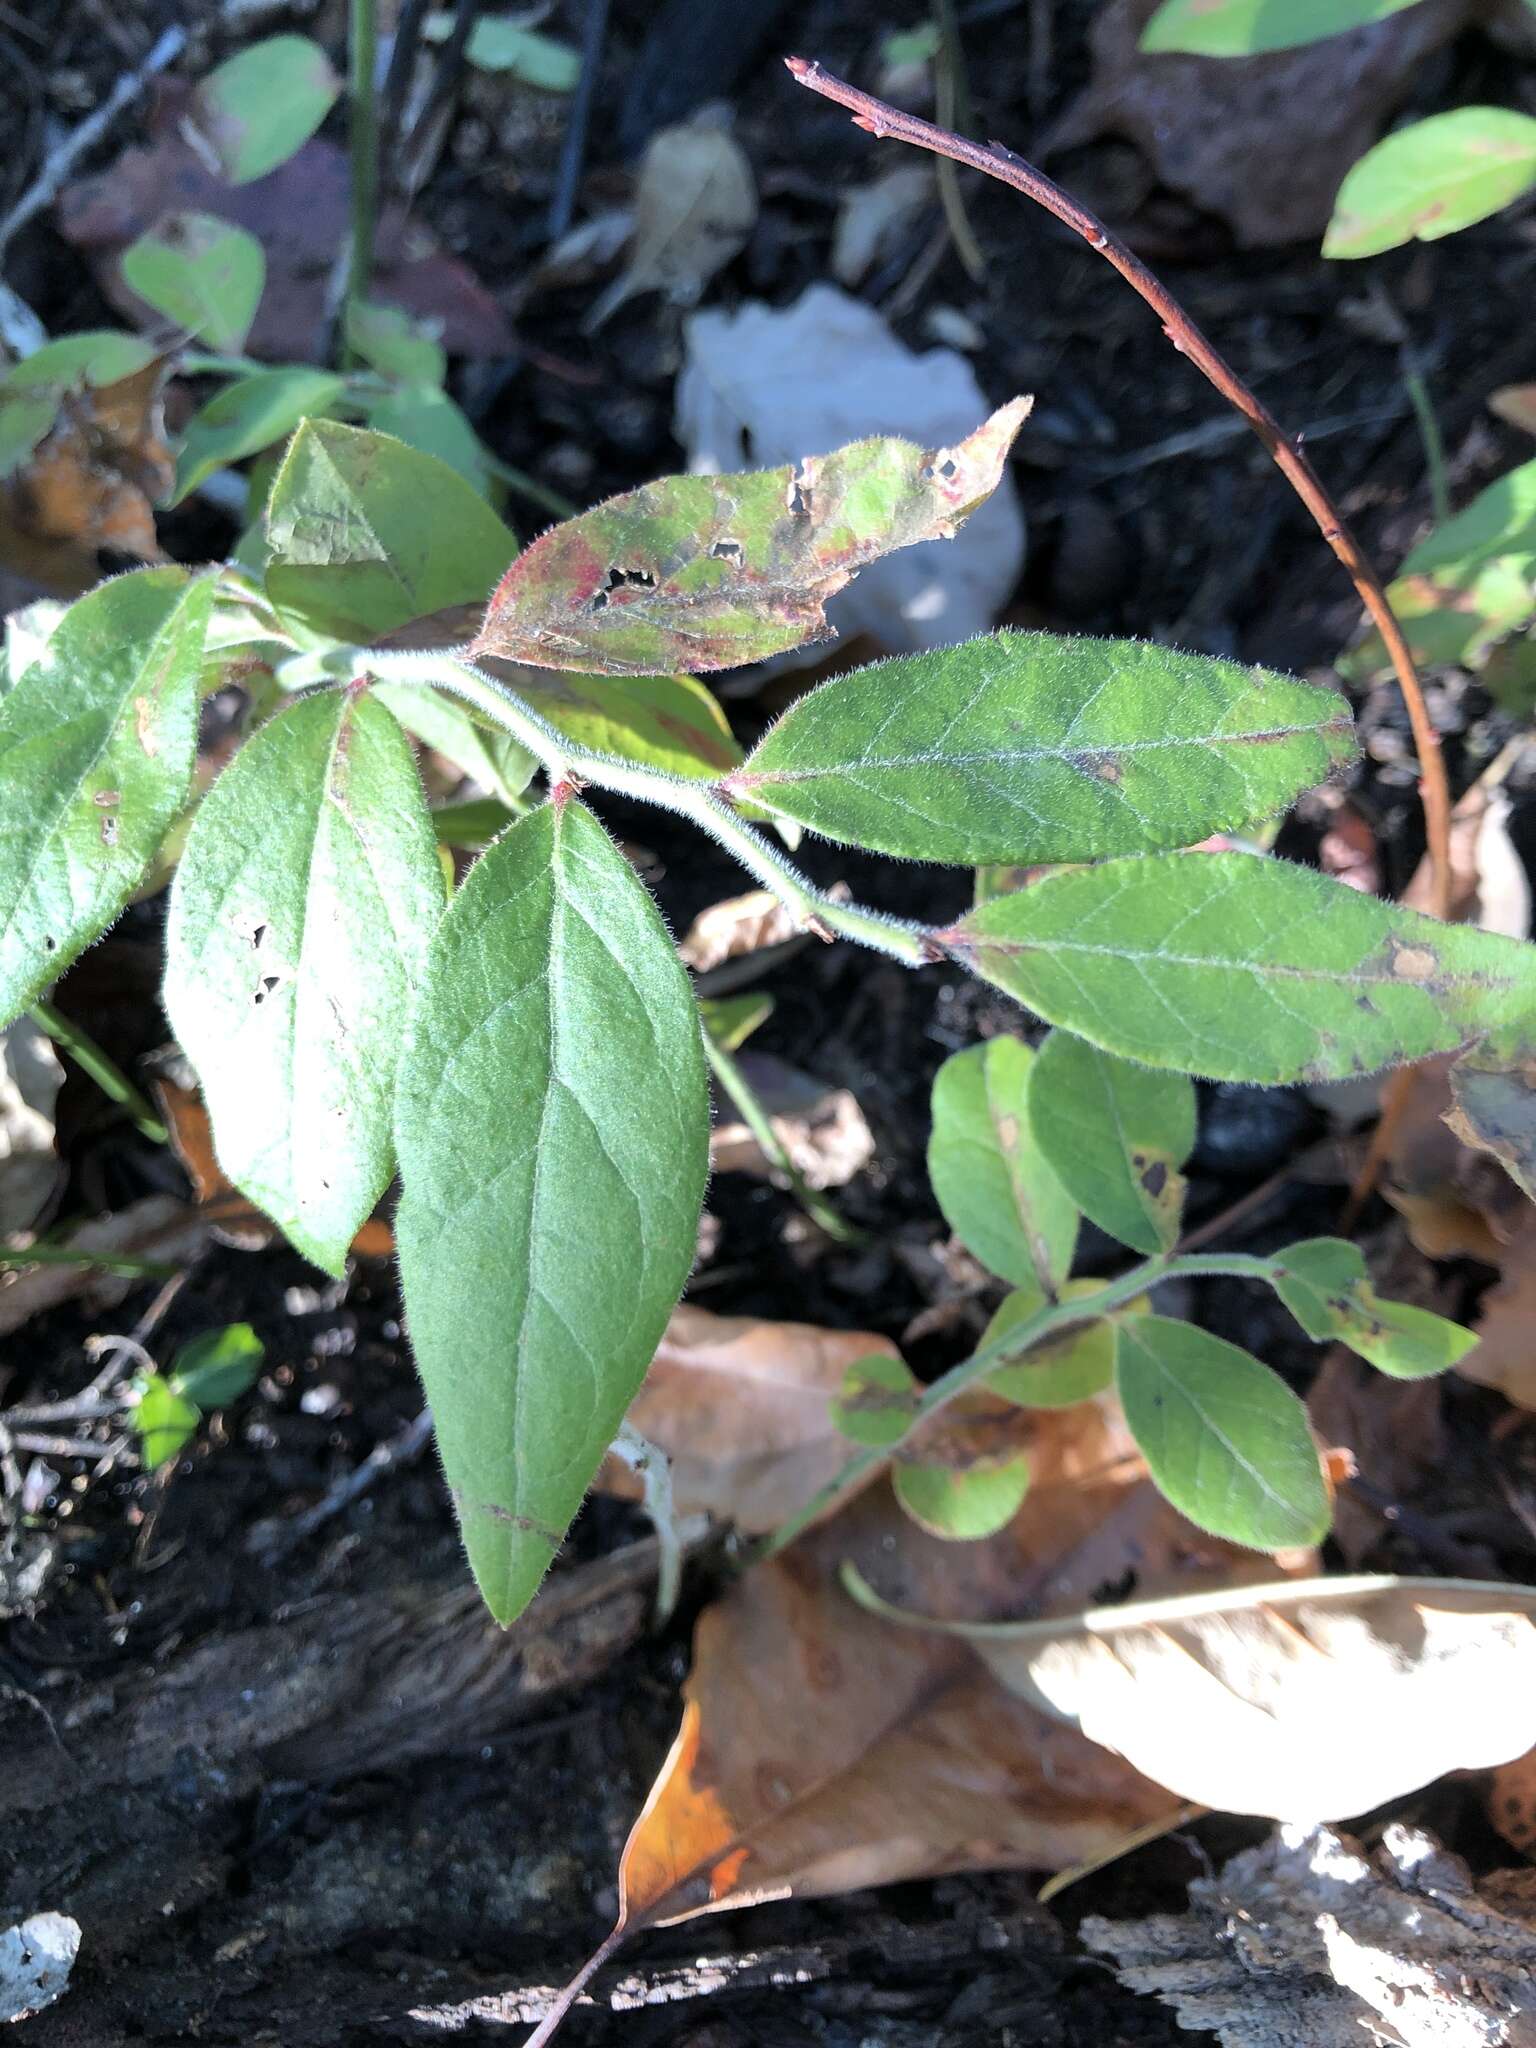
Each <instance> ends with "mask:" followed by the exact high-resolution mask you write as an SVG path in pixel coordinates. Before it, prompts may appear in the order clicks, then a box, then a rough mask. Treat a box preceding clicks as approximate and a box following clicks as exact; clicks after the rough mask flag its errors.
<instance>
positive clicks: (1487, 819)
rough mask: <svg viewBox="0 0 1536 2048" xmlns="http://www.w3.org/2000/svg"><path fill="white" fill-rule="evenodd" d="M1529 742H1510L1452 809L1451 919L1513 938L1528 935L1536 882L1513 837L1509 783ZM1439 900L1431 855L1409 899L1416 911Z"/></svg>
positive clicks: (1417, 873) (1410, 886) (1415, 879)
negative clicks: (1435, 897)
mask: <svg viewBox="0 0 1536 2048" xmlns="http://www.w3.org/2000/svg"><path fill="white" fill-rule="evenodd" d="M1525 746H1526V742H1525V739H1524V738H1523V737H1522V738H1521V739H1519V740H1515V741H1512V742H1511V744H1510V745H1509V746H1507V747H1505V748H1504V750H1503V751H1502V753H1500V754H1499V755H1498V757H1497V758H1496V759H1495V760H1494V761H1493V762H1491V763H1490V765H1489V766H1488V767H1487V768H1486V769H1484V771H1483V773H1482V774H1481V775H1480V776H1479V777H1478V778H1477V780H1476V782H1474V783H1473V785H1472V787H1471V788H1470V789H1469V790H1468V791H1467V792H1466V794H1465V795H1464V796H1463V797H1461V798H1460V799H1459V801H1458V802H1457V805H1456V808H1455V809H1454V810H1453V811H1452V812H1451V905H1450V911H1449V913H1448V915H1449V919H1450V922H1451V923H1452V924H1475V925H1477V926H1478V927H1479V928H1480V929H1481V930H1483V931H1485V932H1503V934H1504V935H1505V937H1506V938H1511V939H1523V938H1524V937H1525V936H1526V934H1527V933H1528V932H1529V931H1530V928H1531V884H1530V879H1529V877H1528V876H1527V874H1526V872H1525V863H1524V862H1523V861H1522V860H1521V858H1520V856H1519V854H1518V853H1517V852H1516V851H1515V847H1514V842H1513V841H1512V840H1511V838H1510V836H1509V816H1510V800H1509V796H1508V794H1507V792H1506V790H1505V788H1504V782H1505V778H1506V777H1507V776H1508V774H1509V771H1510V769H1511V768H1512V767H1513V766H1514V765H1515V763H1516V761H1517V760H1518V759H1519V757H1520V755H1521V754H1522V753H1523V752H1524V751H1525ZM1433 900H1434V882H1433V878H1432V876H1431V873H1430V866H1429V859H1428V856H1427V855H1426V857H1425V858H1424V859H1423V860H1422V861H1420V863H1419V865H1418V867H1417V868H1416V869H1415V870H1414V874H1413V879H1412V880H1411V881H1410V882H1409V884H1408V886H1407V888H1406V889H1405V890H1404V891H1403V901H1404V903H1406V904H1407V905H1408V906H1409V908H1410V909H1412V910H1428V908H1429V906H1430V904H1431V902H1432V901H1433Z"/></svg>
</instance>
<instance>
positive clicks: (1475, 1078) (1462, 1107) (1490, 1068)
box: [1445, 0, 1536, 1202]
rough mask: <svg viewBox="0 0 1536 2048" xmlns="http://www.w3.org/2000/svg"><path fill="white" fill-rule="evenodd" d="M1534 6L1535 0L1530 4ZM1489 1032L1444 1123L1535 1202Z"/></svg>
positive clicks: (1522, 1097)
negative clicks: (1494, 1161)
mask: <svg viewBox="0 0 1536 2048" xmlns="http://www.w3.org/2000/svg"><path fill="white" fill-rule="evenodd" d="M1533 4H1536V0H1533ZM1533 1023H1536V1020H1532V1021H1531V1022H1528V1023H1527V1026H1526V1028H1525V1029H1523V1030H1520V1029H1515V1030H1511V1031H1508V1032H1503V1033H1493V1034H1491V1035H1490V1036H1489V1037H1487V1038H1485V1039H1483V1040H1481V1041H1480V1042H1479V1043H1478V1044H1476V1045H1474V1046H1472V1047H1470V1048H1469V1049H1468V1050H1467V1051H1466V1052H1464V1053H1463V1054H1462V1056H1461V1058H1460V1059H1459V1060H1457V1062H1456V1064H1455V1065H1454V1066H1453V1067H1452V1068H1451V1100H1452V1102H1453V1103H1454V1105H1455V1107H1454V1108H1453V1109H1452V1110H1450V1111H1448V1112H1447V1114H1446V1118H1445V1121H1446V1122H1447V1123H1448V1124H1449V1125H1450V1127H1451V1129H1452V1130H1453V1131H1454V1132H1455V1133H1456V1135H1457V1137H1458V1138H1460V1140H1461V1141H1462V1143H1463V1144H1464V1145H1471V1146H1473V1147H1474V1148H1475V1149H1476V1150H1477V1151H1479V1152H1491V1153H1492V1154H1493V1156H1494V1158H1495V1159H1497V1160H1498V1162H1499V1164H1500V1165H1501V1166H1502V1167H1503V1168H1504V1171H1505V1172H1506V1173H1507V1174H1508V1175H1509V1177H1510V1179H1511V1180H1512V1181H1513V1182H1514V1183H1515V1185H1516V1186H1517V1187H1519V1188H1522V1189H1523V1190H1524V1191H1525V1193H1526V1194H1528V1195H1529V1196H1530V1197H1531V1200H1532V1201H1533V1202H1536V1044H1533V1043H1532V1025H1533Z"/></svg>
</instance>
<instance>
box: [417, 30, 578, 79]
mask: <svg viewBox="0 0 1536 2048" xmlns="http://www.w3.org/2000/svg"><path fill="white" fill-rule="evenodd" d="M452 31H453V16H452V14H450V13H448V12H446V11H444V12H443V13H440V14H429V15H428V16H427V18H426V21H425V23H424V24H423V26H422V34H423V35H424V36H425V37H426V39H427V41H428V42H432V43H440V42H444V41H446V40H447V38H448V36H449V35H450V34H451V33H452ZM464 55H465V56H466V57H467V58H468V59H469V61H470V63H471V64H473V65H474V66H475V67H476V69H477V70H480V71H504V72H508V73H510V75H511V76H512V77H513V78H515V79H517V80H518V82H519V83H520V84H522V85H532V86H536V87H538V88H539V90H540V91H542V92H574V91H575V90H576V81H577V79H578V78H580V76H581V54H580V52H579V51H577V50H574V49H572V47H571V45H570V44H569V43H561V42H557V41H556V40H555V38H554V37H553V36H545V35H540V33H539V31H538V30H537V29H534V28H524V27H523V25H522V24H521V23H520V22H517V21H511V20H508V18H507V17H506V16H505V15H500V14H491V15H482V16H481V17H480V19H479V20H478V21H477V22H476V23H475V25H474V27H473V28H472V29H471V30H470V32H469V41H468V43H467V44H466V46H465V50H464Z"/></svg>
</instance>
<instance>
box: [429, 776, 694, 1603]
mask: <svg viewBox="0 0 1536 2048" xmlns="http://www.w3.org/2000/svg"><path fill="white" fill-rule="evenodd" d="M708 1131H709V1115H708V1092H707V1085H706V1080H705V1067H704V1056H703V1050H702V1041H701V1037H700V1032H699V1026H698V1019H697V1016H696V1013H695V1011H694V1006H693V998H692V995H691V993H690V991H689V987H688V977H687V974H686V972H685V971H684V969H683V967H682V964H681V963H680V961H679V960H678V958H677V955H676V953H675V952H674V951H673V949H672V945H671V942H670V940H669V939H668V937H667V934H666V931H665V929H664V927H663V926H662V923H661V920H660V918H659V917H658V916H657V914H656V911H655V908H654V906H653V905H652V903H651V900H650V898H649V897H648V896H647V895H646V893H645V890H644V888H643V887H642V886H641V884H640V882H639V880H638V879H637V878H636V876H635V873H634V871H633V869H632V868H631V867H630V866H629V863H628V862H627V861H626V860H625V859H624V858H623V856H622V855H621V854H620V853H619V852H618V850H617V848H616V847H615V846H614V845H613V843H612V841H611V840H610V839H609V838H608V836H607V834H606V833H605V832H604V831H603V829H602V827H601V826H600V825H599V824H598V823H597V821H596V820H595V819H594V818H593V817H592V815H591V813H590V812H588V811H587V810H585V809H584V808H583V807H582V805H581V804H579V803H577V802H575V801H567V802H565V803H564V804H563V805H560V806H556V805H554V804H546V805H545V806H544V807H543V808H542V809H540V810H538V811H535V812H534V813H532V815H531V816H529V817H527V818H524V819H522V820H521V821H520V822H519V823H518V824H516V825H514V826H513V827H512V829H511V831H510V832H508V833H507V834H506V836H505V837H504V838H502V839H500V840H498V841H497V842H496V844H495V845H494V846H493V847H492V848H491V850H490V851H489V852H488V853H487V854H486V855H485V856H484V858H483V859H482V860H481V861H480V862H479V863H478V865H477V866H476V867H475V868H474V869H473V870H472V871H471V873H470V876H469V879H468V881H467V882H466V883H465V884H464V886H463V888H462V889H461V890H460V891H459V894H458V895H457V897H456V898H455V899H454V902H453V906H452V908H451V909H450V911H449V913H448V915H447V917H446V918H444V920H443V923H442V925H441V927H440V929H439V932H438V936H437V940H436V942H435V944H434V946H433V949H432V958H431V964H430V967H429V970H428V974H427V980H426V985H425V987H424V989H423V991H422V995H421V999H420V1001H419V1003H418V1004H417V1006H416V1010H415V1013H414V1015H413V1018H412V1021H411V1026H410V1031H409V1034H408V1039H407V1045H406V1050H405V1055H404V1061H403V1065H402V1072H401V1081H400V1106H399V1115H398V1120H397V1135H398V1142H399V1150H400V1172H401V1179H402V1182H403V1185H404V1193H403V1195H402V1197H401V1202H400V1209H399V1213H398V1215H397V1217H396V1221H395V1231H396V1237H397V1239H398V1242H399V1246H400V1267H401V1275H402V1279H403V1282H404V1287H405V1301H406V1313H407V1315H408V1317H409V1320H410V1329H411V1338H412V1342H413V1344H414V1346H415V1351H416V1357H417V1361H418V1363H419V1365H420V1367H421V1373H422V1378H423V1379H424V1381H425V1382H426V1388H427V1395H428V1398H429V1399H430V1401H431V1403H432V1411H433V1415H434V1417H435V1418H436V1423H437V1434H438V1442H439V1444H440V1446H441V1448H442V1454H443V1463H444V1467H445V1470H446V1472H447V1475H448V1483H449V1486H450V1487H451V1488H452V1490H453V1495H454V1500H455V1504H456V1506H457V1509H458V1515H459V1523H460V1527H461V1529H462V1531H463V1534H464V1543H465V1548H466V1549H467V1550H468V1552H469V1559H470V1563H471V1565H472V1566H473V1568H474V1572H475V1577H476V1578H477V1580H478V1581H479V1584H480V1590H481V1592H482V1593H483V1594H484V1596H485V1600H486V1604H487V1605H488V1606H489V1608H490V1609H491V1612H492V1613H493V1614H494V1615H495V1616H496V1618H497V1619H498V1620H499V1621H502V1622H507V1621H510V1620H511V1619H512V1617H513V1616H514V1615H515V1614H517V1613H518V1612H519V1611H520V1610H521V1609H522V1607H523V1606H524V1605H525V1603H526V1602H527V1601H528V1600H529V1599H530V1598H531V1596H532V1594H533V1592H534V1590H535V1588H536V1587H537V1585H538V1583H539V1580H540V1579H541V1578H542V1577H543V1575H544V1572H545V1570H546V1568H547V1567H548V1565H549V1562H550V1559H551V1558H552V1557H553V1556H554V1554H555V1551H556V1550H557V1549H558V1548H559V1545H560V1541H561V1538H562V1537H563V1535H564V1533H565V1529H566V1526H567V1524H568V1523H569V1521H570V1519H571V1517H572V1516H573V1515H574V1514H575V1512H576V1510H577V1508H578V1507H579V1506H580V1504H581V1497H582V1495H583V1493H584V1492H585V1491H586V1489H587V1487H588V1485H589V1484H590V1483H591V1479H592V1475H593V1473H594V1472H595V1471H596V1470H597V1467H598V1464H599V1462H600V1461H601V1459H602V1455H603V1453H604V1451H605V1450H606V1449H607V1447H608V1445H609V1442H610V1441H611V1440H612V1437H613V1434H614V1432H615V1430H616V1429H617V1427H618V1425H619V1422H620V1420H621V1419H622V1417H623V1414H624V1410H625V1409H626V1407H627V1406H628V1405H629V1402H630V1400H631V1398H632V1397H633V1395H634V1393H635V1391H636V1389H637V1388H638V1387H639V1385H640V1383H641V1381H642V1380H643V1379H644V1377H645V1371H646V1367H647V1366H648V1365H649V1363H650V1361H651V1357H652V1354H653V1353H654V1351H655V1349H656V1346H657V1344H658V1342H659V1341H660V1338H661V1335H662V1332H663V1330H664V1329H665V1327H666V1323H667V1318H668V1316H669V1314H670V1313H671V1311H672V1308H673V1305H674V1304H675V1302H676V1300H677V1296H678V1293H679V1291H680V1290H681V1288H682V1285H683V1282H684V1280H685V1279H686V1278H687V1276H688V1269H689V1267H690V1266H691V1265H692V1263H693V1254H694V1236H695V1229H696V1225H697V1222H698V1213H699V1205H700V1202H701V1200H702V1198H703V1191H704V1174H705V1165H706V1158H707V1151H708Z"/></svg>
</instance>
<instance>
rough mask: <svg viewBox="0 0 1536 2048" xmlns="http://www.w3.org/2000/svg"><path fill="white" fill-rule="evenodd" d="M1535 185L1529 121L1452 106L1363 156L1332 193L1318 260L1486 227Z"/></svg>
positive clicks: (1533, 124)
mask: <svg viewBox="0 0 1536 2048" xmlns="http://www.w3.org/2000/svg"><path fill="white" fill-rule="evenodd" d="M1533 184H1536V120H1532V118H1531V116H1530V115H1529V114H1517V113H1514V112H1512V111H1511V110H1510V109H1509V108H1507V107H1453V108H1452V109H1451V111H1450V112H1449V113H1446V114H1432V115H1431V116H1430V117H1429V119H1428V120H1427V121H1414V122H1411V123H1410V124H1409V125H1408V126H1407V127H1406V128H1399V129H1397V130H1396V131H1395V132H1394V133H1393V134H1391V135H1388V136H1387V137H1386V138H1385V140H1384V141H1381V142H1378V143H1377V144H1376V147H1375V148H1374V149H1368V150H1367V151H1366V153H1365V155H1364V156H1363V157H1361V159H1360V161H1359V162H1358V163H1357V164H1356V165H1355V166H1354V168H1353V169H1352V170H1351V171H1350V173H1349V175H1348V177H1347V178H1346V179H1345V180H1344V183H1343V184H1342V185H1341V186H1340V188H1339V196H1338V198H1337V199H1336V200H1335V202H1334V209H1333V219H1332V220H1331V221H1330V222H1329V223H1328V232H1327V234H1326V235H1325V236H1324V238H1323V254H1324V255H1325V256H1375V255H1378V254H1379V253H1380V252H1381V251H1382V250H1383V249H1396V248H1399V247H1400V246H1401V245H1402V244H1403V243H1404V242H1411V241H1414V240H1415V239H1417V240H1418V241H1421V242H1435V241H1438V240H1439V239H1440V237H1441V236H1442V235H1453V234H1455V233H1456V231H1457V229H1458V228H1465V227H1470V226H1471V225H1472V223H1473V222H1474V221H1479V220H1486V219H1487V217H1488V215H1489V214H1490V213H1497V212H1498V211H1499V209H1500V207H1502V206H1508V204H1509V203H1510V201H1511V200H1512V199H1518V198H1519V197H1520V195H1521V193H1522V192H1527V191H1529V190H1530V188H1531V186H1532V185H1533Z"/></svg>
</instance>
